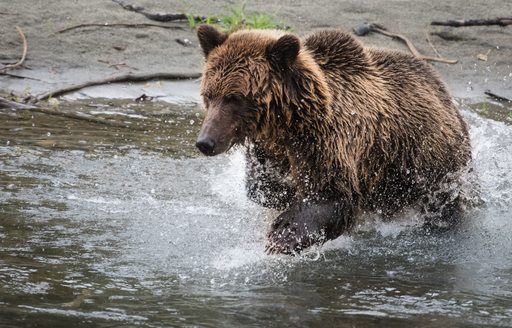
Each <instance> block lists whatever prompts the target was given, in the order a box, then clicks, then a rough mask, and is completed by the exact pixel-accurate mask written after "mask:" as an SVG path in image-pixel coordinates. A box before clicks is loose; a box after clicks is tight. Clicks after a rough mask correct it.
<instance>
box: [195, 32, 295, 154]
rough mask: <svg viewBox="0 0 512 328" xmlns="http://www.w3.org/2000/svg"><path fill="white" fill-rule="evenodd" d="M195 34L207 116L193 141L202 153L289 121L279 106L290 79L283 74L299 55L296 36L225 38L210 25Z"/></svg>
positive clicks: (216, 150)
mask: <svg viewBox="0 0 512 328" xmlns="http://www.w3.org/2000/svg"><path fill="white" fill-rule="evenodd" d="M197 34H198V38H199V43H200V45H201V48H202V50H203V53H204V56H205V58H206V62H205V66H204V71H203V76H202V80H201V96H202V98H203V101H204V106H205V111H206V114H205V119H204V122H203V124H202V127H201V131H200V133H199V136H198V139H197V143H196V146H197V148H199V150H200V151H201V152H202V153H204V154H205V155H208V156H213V155H217V154H220V153H223V152H225V151H227V150H228V149H229V148H231V147H232V146H233V145H236V144H243V143H244V142H245V140H246V139H247V138H251V139H253V140H254V139H258V138H260V137H261V134H262V133H269V132H268V125H269V122H271V121H274V122H273V123H271V124H273V125H274V126H275V125H276V124H277V123H276V122H275V121H276V120H279V119H280V118H281V117H282V116H285V117H286V119H287V120H288V121H289V120H290V119H291V113H290V112H289V111H287V112H286V113H282V112H280V111H279V110H278V108H283V107H284V106H283V103H285V102H286V98H287V97H289V95H288V92H287V91H286V90H285V86H284V84H286V83H293V81H294V79H293V78H291V77H288V78H287V77H286V76H287V75H290V74H292V72H297V71H300V69H298V68H297V67H294V66H296V63H297V57H298V56H299V53H300V52H301V51H300V50H301V42H300V40H299V38H298V37H296V36H294V35H291V34H286V33H285V32H283V31H276V30H242V31H238V32H235V33H233V34H231V35H229V36H228V35H226V34H224V33H222V32H220V31H218V30H217V29H216V28H214V27H213V26H210V25H201V26H199V28H198V30H197ZM286 81H288V82H286ZM292 89H293V90H295V88H292Z"/></svg>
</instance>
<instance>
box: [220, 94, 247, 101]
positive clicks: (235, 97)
mask: <svg viewBox="0 0 512 328" xmlns="http://www.w3.org/2000/svg"><path fill="white" fill-rule="evenodd" d="M242 99H243V97H242V96H241V95H239V94H236V93H231V94H228V95H226V96H224V100H225V101H229V102H234V101H242Z"/></svg>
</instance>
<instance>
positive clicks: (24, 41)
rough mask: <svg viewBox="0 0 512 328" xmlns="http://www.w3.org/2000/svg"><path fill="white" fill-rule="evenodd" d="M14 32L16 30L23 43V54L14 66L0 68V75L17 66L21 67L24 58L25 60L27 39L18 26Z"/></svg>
mask: <svg viewBox="0 0 512 328" xmlns="http://www.w3.org/2000/svg"><path fill="white" fill-rule="evenodd" d="M16 30H18V33H19V34H20V37H21V40H22V41H23V53H22V54H21V58H20V60H18V61H17V62H16V63H14V64H8V65H5V66H4V67H2V68H0V74H1V73H4V72H6V71H7V70H9V69H13V68H16V67H18V66H21V65H22V64H23V62H24V61H25V58H27V51H28V43H27V38H26V37H25V34H23V31H22V30H21V28H20V27H19V26H16Z"/></svg>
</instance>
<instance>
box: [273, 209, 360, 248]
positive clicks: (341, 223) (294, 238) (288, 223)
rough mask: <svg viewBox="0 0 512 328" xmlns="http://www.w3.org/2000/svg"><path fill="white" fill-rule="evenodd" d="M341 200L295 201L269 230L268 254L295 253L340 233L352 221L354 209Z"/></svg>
mask: <svg viewBox="0 0 512 328" xmlns="http://www.w3.org/2000/svg"><path fill="white" fill-rule="evenodd" d="M352 212H353V211H352V209H351V208H350V207H348V206H343V204H341V203H340V202H335V201H324V202H319V203H306V204H296V205H293V206H291V207H290V208H289V209H288V210H286V211H284V212H283V213H281V215H279V216H278V217H277V219H276V220H275V221H274V222H273V224H272V226H271V230H270V232H269V233H268V235H267V237H268V244H267V247H266V252H267V253H268V254H280V253H282V254H296V253H300V252H301V251H302V250H304V249H305V248H308V247H310V246H312V245H315V244H323V243H324V242H326V241H327V240H330V239H334V238H336V237H338V236H340V235H341V234H342V233H343V232H344V231H345V230H346V229H347V228H348V227H349V226H350V224H351V223H352V221H353V213H352Z"/></svg>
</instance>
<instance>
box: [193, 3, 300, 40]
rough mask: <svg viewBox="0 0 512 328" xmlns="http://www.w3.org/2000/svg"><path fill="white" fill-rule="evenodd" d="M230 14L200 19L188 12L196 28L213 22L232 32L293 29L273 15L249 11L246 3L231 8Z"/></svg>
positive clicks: (225, 30)
mask: <svg viewBox="0 0 512 328" xmlns="http://www.w3.org/2000/svg"><path fill="white" fill-rule="evenodd" d="M230 12H231V13H230V14H229V15H224V16H207V17H203V18H200V19H198V18H197V17H195V16H194V15H190V14H187V18H188V25H189V27H190V28H191V29H194V28H196V27H197V25H199V24H213V25H217V26H219V27H220V28H221V29H222V30H223V31H224V32H226V33H232V32H235V31H238V30H242V29H280V30H291V28H290V27H289V26H286V25H284V24H280V23H277V22H275V21H274V19H273V18H272V17H270V16H269V15H266V14H261V13H257V12H252V13H247V12H246V11H245V3H244V4H242V5H239V6H237V7H234V8H232V9H231V10H230Z"/></svg>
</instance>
